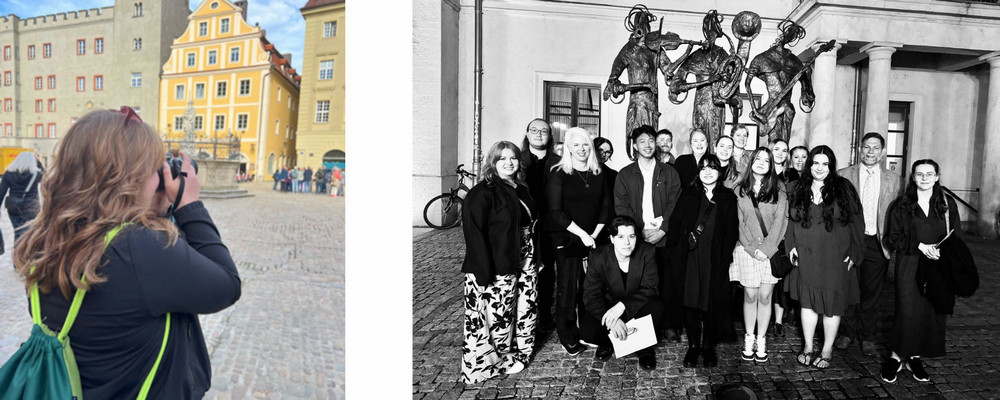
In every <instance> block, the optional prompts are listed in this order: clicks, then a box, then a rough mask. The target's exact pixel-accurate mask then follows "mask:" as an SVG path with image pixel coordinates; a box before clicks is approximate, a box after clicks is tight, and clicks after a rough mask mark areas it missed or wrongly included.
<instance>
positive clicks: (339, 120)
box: [296, 0, 346, 169]
mask: <svg viewBox="0 0 1000 400" xmlns="http://www.w3.org/2000/svg"><path fill="white" fill-rule="evenodd" d="M301 12H302V17H303V18H304V19H305V21H306V37H305V45H304V46H303V55H302V94H301V99H302V107H301V108H300V109H299V124H298V126H299V135H298V141H297V142H296V145H297V148H296V151H297V156H298V160H299V165H301V166H311V167H312V168H313V169H316V168H317V166H318V165H320V164H321V163H322V164H323V165H324V166H326V167H327V168H330V167H333V166H337V167H339V168H344V162H345V155H346V153H345V151H344V150H345V146H344V88H345V86H344V83H345V79H344V78H345V75H346V74H345V73H344V65H345V61H344V50H345V46H344V32H346V29H345V27H344V15H345V4H344V0H309V1H308V2H307V3H306V5H305V6H303V7H302V9H301Z"/></svg>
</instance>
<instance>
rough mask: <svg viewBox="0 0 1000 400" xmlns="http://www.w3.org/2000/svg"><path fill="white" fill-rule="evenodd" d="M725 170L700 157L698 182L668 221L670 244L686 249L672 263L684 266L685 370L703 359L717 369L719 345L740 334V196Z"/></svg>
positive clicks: (713, 160) (708, 157) (711, 157)
mask: <svg viewBox="0 0 1000 400" xmlns="http://www.w3.org/2000/svg"><path fill="white" fill-rule="evenodd" d="M680 161H681V160H680V158H678V162H680ZM722 169H723V168H722V166H721V165H720V164H719V159H718V157H716V156H715V155H712V154H705V155H704V156H702V157H701V159H700V160H699V161H698V170H699V172H698V179H697V180H695V181H694V183H693V184H692V187H691V188H689V189H688V190H687V191H685V192H684V193H683V194H681V197H680V200H679V201H678V203H677V207H676V209H674V212H673V214H671V217H670V229H669V231H668V239H667V240H668V244H682V245H683V248H684V249H686V251H684V252H681V253H679V254H678V256H677V259H676V260H675V261H674V262H678V263H681V265H684V266H685V267H686V270H685V274H684V329H685V330H686V331H687V337H688V350H687V353H686V354H685V355H684V366H685V367H692V368H693V367H695V366H696V365H697V363H698V358H699V357H702V358H703V359H704V365H705V366H706V367H714V366H716V365H718V355H717V354H716V353H715V345H716V343H719V342H729V341H733V340H734V339H735V336H736V332H735V329H734V328H733V321H732V314H731V312H730V309H731V296H730V294H731V291H730V288H729V264H730V263H732V261H733V248H735V247H736V242H737V240H738V239H739V232H738V231H737V229H738V228H737V216H738V215H737V205H736V195H735V194H734V193H733V191H732V190H731V189H729V188H727V187H725V185H723V184H722V178H721V172H720V171H722Z"/></svg>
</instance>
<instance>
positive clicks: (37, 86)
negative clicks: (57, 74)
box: [35, 76, 42, 90]
mask: <svg viewBox="0 0 1000 400" xmlns="http://www.w3.org/2000/svg"><path fill="white" fill-rule="evenodd" d="M41 89H42V77H40V76H36V77H35V90H41Z"/></svg>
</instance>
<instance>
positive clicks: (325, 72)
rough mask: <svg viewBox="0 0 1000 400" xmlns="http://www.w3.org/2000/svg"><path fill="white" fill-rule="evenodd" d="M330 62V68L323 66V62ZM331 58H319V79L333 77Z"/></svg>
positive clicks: (325, 79) (326, 79)
mask: <svg viewBox="0 0 1000 400" xmlns="http://www.w3.org/2000/svg"><path fill="white" fill-rule="evenodd" d="M326 63H330V68H328V69H327V68H323V64H326ZM333 65H334V63H333V60H321V61H320V62H319V80H321V81H328V80H331V79H333Z"/></svg>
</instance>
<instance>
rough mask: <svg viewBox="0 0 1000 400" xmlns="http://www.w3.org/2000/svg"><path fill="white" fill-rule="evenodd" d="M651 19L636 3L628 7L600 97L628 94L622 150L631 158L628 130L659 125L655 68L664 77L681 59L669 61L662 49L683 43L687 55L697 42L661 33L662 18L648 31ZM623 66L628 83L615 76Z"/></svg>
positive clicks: (652, 19)
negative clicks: (622, 39) (624, 38)
mask: <svg viewBox="0 0 1000 400" xmlns="http://www.w3.org/2000/svg"><path fill="white" fill-rule="evenodd" d="M655 20H656V16H654V15H653V14H652V13H650V12H649V10H648V9H647V8H646V6H643V5H641V4H640V5H636V6H634V7H632V10H631V11H630V12H629V14H628V16H627V17H626V18H625V29H627V30H628V31H629V32H630V33H631V35H630V36H629V40H628V42H627V43H625V45H624V46H622V49H621V50H620V51H619V52H618V56H617V57H615V60H614V63H612V65H611V76H610V77H609V78H608V83H607V85H606V86H605V87H604V93H603V98H604V100H609V99H610V100H611V101H612V102H614V103H615V104H619V103H621V101H622V100H624V99H619V98H620V97H621V96H622V95H624V94H625V92H628V93H629V103H628V112H627V114H626V116H625V149H626V154H628V156H629V158H634V155H633V154H632V153H633V150H632V144H631V142H630V139H629V134H630V133H631V132H632V130H633V129H635V128H637V127H639V126H642V125H649V126H652V127H653V128H657V127H658V126H659V119H660V111H659V99H658V86H659V82H658V81H657V76H656V74H657V70H659V71H661V72H663V73H664V75H665V76H668V75H667V72H666V71H672V70H673V69H674V68H676V65H677V64H679V63H680V61H681V60H680V59H679V60H678V61H677V62H674V63H671V61H670V58H669V57H667V54H666V51H667V50H674V49H677V48H678V47H680V45H681V44H682V43H687V44H689V46H688V50H687V53H685V54H688V53H690V52H691V45H692V44H695V43H698V42H691V41H687V40H683V39H680V37H679V36H678V35H677V34H675V33H673V32H662V29H663V21H660V30H659V31H656V32H651V30H652V27H651V24H652V23H653V21H655ZM681 59H683V57H682V58H681ZM626 69H627V70H628V82H629V83H628V84H624V83H622V82H621V81H620V80H619V79H618V78H619V77H620V76H621V74H622V73H623V72H624V71H625V70H626ZM616 99H619V100H617V101H616Z"/></svg>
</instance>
